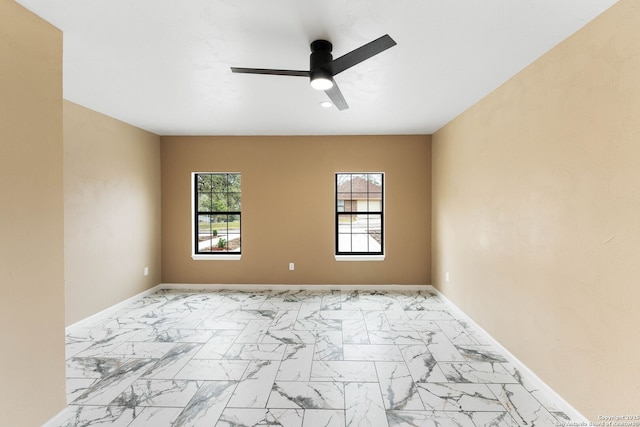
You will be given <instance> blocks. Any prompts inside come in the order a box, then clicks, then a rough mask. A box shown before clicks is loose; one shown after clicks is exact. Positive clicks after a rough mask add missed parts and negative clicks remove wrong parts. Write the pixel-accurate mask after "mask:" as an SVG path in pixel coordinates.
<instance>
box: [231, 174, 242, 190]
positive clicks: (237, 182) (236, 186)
mask: <svg viewBox="0 0 640 427" xmlns="http://www.w3.org/2000/svg"><path fill="white" fill-rule="evenodd" d="M241 181H242V179H241V176H240V174H238V173H230V174H228V175H227V185H228V191H230V192H237V193H239V192H240V187H241V183H242V182H241Z"/></svg>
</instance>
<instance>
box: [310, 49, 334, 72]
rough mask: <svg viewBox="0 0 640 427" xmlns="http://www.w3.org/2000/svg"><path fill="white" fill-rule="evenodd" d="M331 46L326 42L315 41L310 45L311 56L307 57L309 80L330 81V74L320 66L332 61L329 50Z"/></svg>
mask: <svg viewBox="0 0 640 427" xmlns="http://www.w3.org/2000/svg"><path fill="white" fill-rule="evenodd" d="M332 49H333V46H332V45H331V42H329V41H327V40H315V41H314V42H312V43H311V55H309V72H310V74H311V80H315V79H316V78H325V79H329V80H332V78H333V75H332V74H331V72H330V71H329V70H328V69H326V68H323V67H322V66H323V65H325V64H328V63H330V62H331V61H333V55H331V50H332Z"/></svg>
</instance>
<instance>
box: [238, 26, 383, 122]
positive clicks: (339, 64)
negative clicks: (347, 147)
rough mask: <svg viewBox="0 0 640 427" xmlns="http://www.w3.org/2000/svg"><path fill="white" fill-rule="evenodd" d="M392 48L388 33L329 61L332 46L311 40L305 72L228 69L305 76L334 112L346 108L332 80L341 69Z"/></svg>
mask: <svg viewBox="0 0 640 427" xmlns="http://www.w3.org/2000/svg"><path fill="white" fill-rule="evenodd" d="M395 45H396V42H395V41H394V40H393V39H392V38H391V37H389V35H388V34H385V35H384V36H382V37H380V38H378V39H376V40H374V41H372V42H369V43H367V44H365V45H363V46H360V47H359V48H357V49H355V50H352V51H351V52H349V53H347V54H345V55H342V56H341V57H339V58H336V59H333V56H332V55H331V50H332V49H333V46H332V45H331V43H330V42H328V41H327V40H315V41H314V42H312V43H311V55H310V57H309V71H298V70H274V69H266V68H239V67H231V71H232V72H234V73H246V74H271V75H276V76H296V77H309V78H310V82H311V87H313V88H314V89H317V90H323V91H324V92H325V93H326V94H327V95H328V96H329V99H330V100H331V102H333V104H334V105H335V106H336V107H337V108H338V110H341V111H342V110H346V109H347V108H349V105H348V104H347V101H345V99H344V96H342V92H340V89H338V85H337V84H336V82H335V80H333V77H334V76H335V75H336V74H338V73H341V72H343V71H344V70H346V69H348V68H351V67H353V66H354V65H356V64H359V63H361V62H362V61H364V60H365V59H369V58H371V57H372V56H374V55H377V54H379V53H380V52H383V51H385V50H387V49H389V48H390V47H393V46H395Z"/></svg>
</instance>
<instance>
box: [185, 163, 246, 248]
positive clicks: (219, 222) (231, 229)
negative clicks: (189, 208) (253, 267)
mask: <svg viewBox="0 0 640 427" xmlns="http://www.w3.org/2000/svg"><path fill="white" fill-rule="evenodd" d="M194 192H195V194H194V204H195V206H194V208H195V209H194V214H195V218H194V220H195V221H194V224H195V230H194V253H195V254H196V255H221V254H222V255H224V254H234V255H239V254H241V253H242V232H241V229H242V212H241V194H242V192H241V176H240V174H239V173H195V174H194Z"/></svg>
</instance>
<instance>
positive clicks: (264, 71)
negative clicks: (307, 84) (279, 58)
mask: <svg viewBox="0 0 640 427" xmlns="http://www.w3.org/2000/svg"><path fill="white" fill-rule="evenodd" d="M231 72H233V73H245V74H271V75H274V76H296V77H309V72H308V71H299V70H273V69H270V68H240V67H231Z"/></svg>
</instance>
